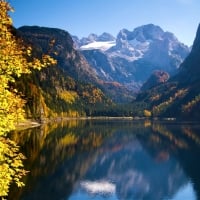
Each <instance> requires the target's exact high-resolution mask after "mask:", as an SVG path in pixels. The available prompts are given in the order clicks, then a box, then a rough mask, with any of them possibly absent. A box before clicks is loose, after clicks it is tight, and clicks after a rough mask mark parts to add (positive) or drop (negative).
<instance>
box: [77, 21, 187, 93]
mask: <svg viewBox="0 0 200 200" xmlns="http://www.w3.org/2000/svg"><path fill="white" fill-rule="evenodd" d="M95 42H96V43H95ZM106 42H107V43H106ZM108 44H110V46H109V45H108ZM95 45H96V46H95ZM104 45H105V46H104ZM106 45H107V46H106ZM79 50H80V51H81V53H82V54H83V55H84V56H85V58H86V60H87V61H88V62H89V63H90V65H91V66H93V68H94V69H95V70H96V72H97V76H98V77H99V78H100V79H103V80H105V81H110V80H112V81H115V82H119V83H120V84H123V85H124V86H125V87H127V88H128V89H129V90H133V91H134V92H137V91H139V89H140V87H141V86H142V84H143V83H144V82H145V81H146V80H147V79H148V78H149V77H150V75H151V74H152V73H153V71H154V70H162V71H166V72H167V73H169V74H170V75H173V74H175V73H177V69H178V68H179V65H180V64H181V63H182V61H183V60H184V59H185V57H186V56H187V55H188V54H189V51H190V49H189V47H187V46H186V45H184V44H183V43H181V42H179V41H178V39H177V38H176V37H175V36H174V34H172V33H170V32H165V31H163V30H162V28H160V27H159V26H156V25H153V24H147V25H143V26H140V27H137V28H135V29H133V31H129V30H127V29H122V30H121V31H119V33H118V35H117V37H116V40H115V42H114V41H104V44H101V45H99V43H98V42H97V41H92V43H88V44H87V45H83V46H80V47H79ZM97 52H98V53H97ZM100 57H107V58H106V59H104V61H105V62H104V63H103V62H102V60H100ZM105 66H107V67H106V68H105Z"/></svg>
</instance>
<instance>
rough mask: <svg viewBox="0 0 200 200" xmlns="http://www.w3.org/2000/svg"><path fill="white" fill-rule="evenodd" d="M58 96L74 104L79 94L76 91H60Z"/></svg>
mask: <svg viewBox="0 0 200 200" xmlns="http://www.w3.org/2000/svg"><path fill="white" fill-rule="evenodd" d="M58 96H59V97H60V98H61V99H63V100H64V101H65V102H67V103H69V104H72V103H74V102H75V100H76V99H77V98H78V94H77V93H76V92H74V91H67V90H63V91H58Z"/></svg>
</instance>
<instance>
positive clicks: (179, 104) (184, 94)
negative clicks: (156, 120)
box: [136, 25, 200, 119]
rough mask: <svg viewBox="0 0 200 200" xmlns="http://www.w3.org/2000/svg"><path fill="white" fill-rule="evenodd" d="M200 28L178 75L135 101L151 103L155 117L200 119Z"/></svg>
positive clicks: (142, 94)
mask: <svg viewBox="0 0 200 200" xmlns="http://www.w3.org/2000/svg"><path fill="white" fill-rule="evenodd" d="M199 63H200V25H199V27H198V30H197V33H196V38H195V40H194V43H193V46H192V50H191V52H190V54H189V55H188V56H187V58H186V59H185V60H184V62H183V63H182V64H181V65H180V68H179V72H178V73H177V74H176V75H174V76H172V77H171V78H170V79H169V80H168V81H167V82H166V83H163V84H160V85H158V86H156V87H153V88H152V89H150V90H147V91H144V92H142V93H140V94H139V95H138V96H137V98H136V102H143V103H146V104H148V106H149V109H150V110H151V111H152V114H153V116H161V117H163V116H164V117H177V118H186V119H199V116H200V65H199Z"/></svg>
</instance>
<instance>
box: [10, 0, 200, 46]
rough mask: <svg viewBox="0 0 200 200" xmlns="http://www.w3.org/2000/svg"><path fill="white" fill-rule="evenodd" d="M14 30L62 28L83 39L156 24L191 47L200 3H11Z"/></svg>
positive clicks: (27, 0) (40, 0)
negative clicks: (92, 34)
mask: <svg viewBox="0 0 200 200" xmlns="http://www.w3.org/2000/svg"><path fill="white" fill-rule="evenodd" d="M9 2H10V3H11V5H12V6H13V7H14V9H15V12H14V13H13V14H11V16H12V18H13V22H14V26H15V27H20V26H22V25H38V26H46V27H55V28H61V29H64V30H66V31H68V32H69V33H70V34H72V35H77V36H78V37H79V38H80V37H85V36H88V35H89V34H90V33H96V34H98V35H99V34H101V33H103V32H108V33H111V34H112V35H114V36H116V35H117V33H118V32H119V31H120V30H121V29H123V28H126V29H128V30H130V31H131V30H133V29H134V28H136V27H138V26H141V25H145V24H149V23H153V24H155V25H159V26H160V27H161V28H162V29H163V30H164V31H170V32H173V33H174V34H175V35H176V37H177V38H178V39H179V40H180V41H181V42H183V43H185V44H187V45H192V43H193V40H194V37H195V34H196V30H197V27H198V24H199V23H200V2H199V0H9Z"/></svg>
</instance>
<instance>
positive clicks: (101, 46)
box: [80, 41, 116, 51]
mask: <svg viewBox="0 0 200 200" xmlns="http://www.w3.org/2000/svg"><path fill="white" fill-rule="evenodd" d="M115 45H116V41H105V42H99V41H94V42H92V43H89V44H86V45H83V46H81V47H80V50H92V49H100V50H102V51H106V50H108V49H109V48H111V47H113V46H115Z"/></svg>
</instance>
